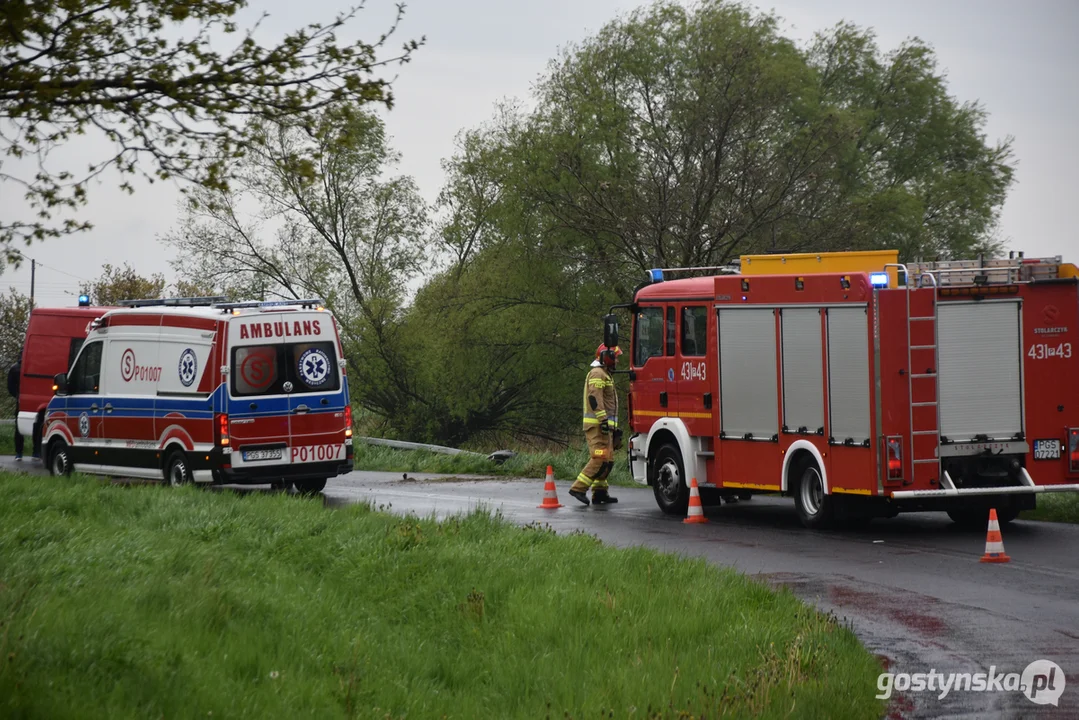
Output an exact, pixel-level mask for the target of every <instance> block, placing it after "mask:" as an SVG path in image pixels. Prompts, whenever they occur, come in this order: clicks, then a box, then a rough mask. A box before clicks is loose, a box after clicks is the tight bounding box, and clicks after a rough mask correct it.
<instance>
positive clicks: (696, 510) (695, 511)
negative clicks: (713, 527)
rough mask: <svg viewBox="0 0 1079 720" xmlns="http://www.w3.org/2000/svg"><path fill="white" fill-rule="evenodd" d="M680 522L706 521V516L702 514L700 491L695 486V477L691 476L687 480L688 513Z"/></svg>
mask: <svg viewBox="0 0 1079 720" xmlns="http://www.w3.org/2000/svg"><path fill="white" fill-rule="evenodd" d="M682 522H684V523H706V522H708V518H706V517H705V516H704V506H703V505H701V491H700V490H699V489H698V488H697V478H693V479H692V480H690V482H689V515H688V516H687V517H686V519H685V520H683V521H682Z"/></svg>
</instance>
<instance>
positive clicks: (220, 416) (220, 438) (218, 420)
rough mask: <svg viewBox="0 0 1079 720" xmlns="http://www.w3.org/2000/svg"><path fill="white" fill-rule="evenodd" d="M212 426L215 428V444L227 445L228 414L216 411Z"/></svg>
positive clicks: (224, 446)
mask: <svg viewBox="0 0 1079 720" xmlns="http://www.w3.org/2000/svg"><path fill="white" fill-rule="evenodd" d="M214 427H215V428H216V429H217V444H218V446H219V447H223V448H226V447H229V416H228V415H226V414H224V413H217V414H216V415H215V416H214Z"/></svg>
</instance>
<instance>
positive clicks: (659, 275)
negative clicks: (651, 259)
mask: <svg viewBox="0 0 1079 720" xmlns="http://www.w3.org/2000/svg"><path fill="white" fill-rule="evenodd" d="M648 274H649V275H651V277H652V282H663V270H661V269H660V268H652V269H651V270H649V271H648Z"/></svg>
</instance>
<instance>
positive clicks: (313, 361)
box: [299, 348, 330, 387]
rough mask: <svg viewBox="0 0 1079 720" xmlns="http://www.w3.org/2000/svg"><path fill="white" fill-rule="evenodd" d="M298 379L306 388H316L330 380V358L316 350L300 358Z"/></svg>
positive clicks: (309, 351) (307, 352)
mask: <svg viewBox="0 0 1079 720" xmlns="http://www.w3.org/2000/svg"><path fill="white" fill-rule="evenodd" d="M299 371H300V378H301V379H302V380H303V381H304V383H306V384H307V386H308V387H318V386H319V385H322V384H323V383H325V382H326V381H327V380H329V379H330V358H329V356H327V355H326V353H325V352H323V351H322V350H319V349H318V348H312V349H310V350H308V351H306V352H305V353H304V354H303V355H301V356H300V367H299Z"/></svg>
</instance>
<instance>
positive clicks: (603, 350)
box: [596, 344, 622, 365]
mask: <svg viewBox="0 0 1079 720" xmlns="http://www.w3.org/2000/svg"><path fill="white" fill-rule="evenodd" d="M621 354H622V348H620V347H618V346H617V345H616V346H614V347H613V348H609V347H607V346H606V345H603V344H600V346H599V347H598V348H596V359H597V360H599V361H600V362H601V363H604V364H606V365H614V364H615V363H616V362H617V361H618V356H619V355H621Z"/></svg>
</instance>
